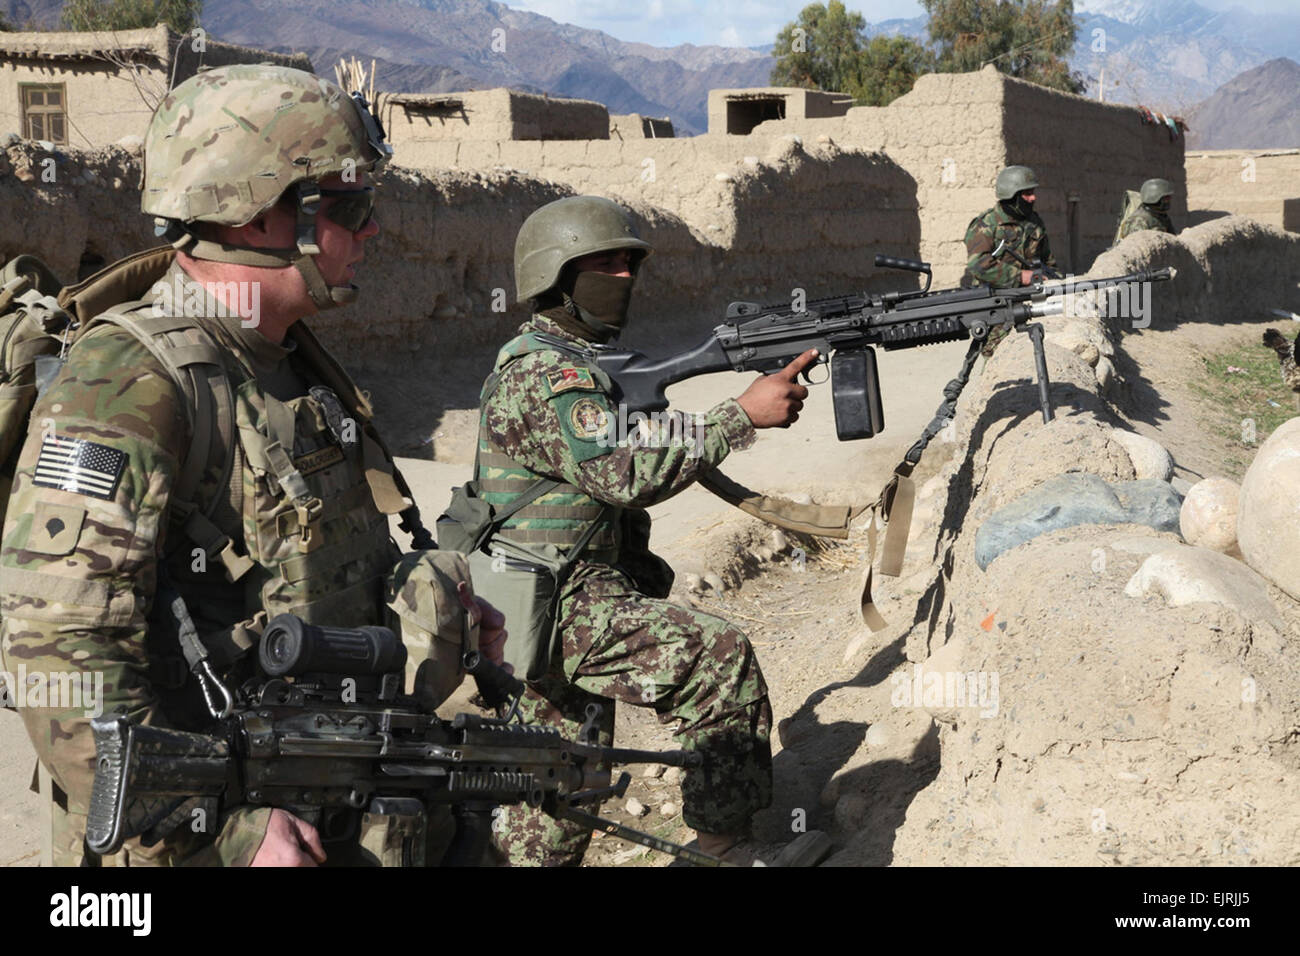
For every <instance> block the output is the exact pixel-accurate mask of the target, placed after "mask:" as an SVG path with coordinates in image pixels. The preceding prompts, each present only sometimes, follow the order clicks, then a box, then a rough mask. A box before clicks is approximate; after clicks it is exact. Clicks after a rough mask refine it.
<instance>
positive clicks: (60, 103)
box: [18, 83, 68, 146]
mask: <svg viewBox="0 0 1300 956" xmlns="http://www.w3.org/2000/svg"><path fill="white" fill-rule="evenodd" d="M18 90H19V95H20V96H21V97H22V101H23V130H24V135H25V136H26V138H27V139H45V140H49V141H50V142H52V143H59V144H61V145H64V146H66V145H67V143H68V131H67V124H68V114H67V99H66V94H65V93H64V89H63V84H62V83H52V84H49V85H48V86H36V85H23V86H20V87H19V88H18Z"/></svg>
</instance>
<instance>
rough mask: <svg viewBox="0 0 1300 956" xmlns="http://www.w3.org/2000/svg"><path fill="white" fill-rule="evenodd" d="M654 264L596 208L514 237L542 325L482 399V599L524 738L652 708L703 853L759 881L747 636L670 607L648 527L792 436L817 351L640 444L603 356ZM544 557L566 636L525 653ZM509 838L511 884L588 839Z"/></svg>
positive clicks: (593, 729) (756, 678)
mask: <svg viewBox="0 0 1300 956" xmlns="http://www.w3.org/2000/svg"><path fill="white" fill-rule="evenodd" d="M650 252H651V247H650V245H649V243H647V242H645V241H644V240H643V239H641V238H640V236H639V235H638V232H637V227H636V224H635V223H634V221H633V219H632V216H631V215H630V214H629V213H628V212H627V210H625V209H624V208H623V207H622V206H620V205H618V204H617V203H615V202H612V201H611V200H609V199H604V198H601V197H598V196H574V197H569V198H566V199H560V200H558V201H556V202H552V203H550V204H548V205H546V206H543V207H542V208H541V209H538V210H537V211H536V212H534V213H533V214H532V215H531V216H529V217H528V219H527V220H526V221H525V222H524V224H523V226H522V228H521V229H520V230H519V236H518V239H517V241H516V244H515V281H516V285H517V291H518V298H519V300H520V301H521V302H530V301H531V304H532V308H533V312H534V314H533V316H532V318H531V319H530V320H529V321H528V322H527V323H526V324H524V325H523V326H521V327H520V329H519V334H518V336H517V337H516V338H514V339H512V340H511V341H510V342H508V343H507V344H506V345H505V346H504V347H503V348H502V349H501V351H500V352H499V353H498V356H497V361H496V365H495V368H494V370H493V372H492V374H491V375H490V376H489V378H488V381H487V383H486V384H485V385H484V390H483V395H482V397H481V404H482V417H481V420H480V431H479V451H478V459H477V463H476V468H475V480H476V484H477V486H478V492H479V494H481V495H482V497H483V498H485V499H487V500H488V501H489V502H490V503H491V505H492V507H493V508H494V509H496V511H497V513H499V514H505V513H508V515H509V516H508V519H506V520H504V521H503V522H502V524H501V526H500V527H497V528H495V531H494V535H493V538H492V540H491V542H490V543H489V544H488V545H487V546H486V547H487V548H489V549H491V550H492V551H493V552H494V553H495V554H497V556H498V558H499V566H500V571H501V572H502V573H500V574H490V573H489V574H484V575H480V576H479V580H478V583H479V586H480V590H482V592H483V593H484V595H485V596H486V597H487V598H488V599H489V600H491V601H493V603H494V604H498V606H501V607H502V609H503V610H505V611H506V616H507V618H510V619H511V623H510V631H511V638H510V648H509V656H508V659H510V660H511V662H512V663H513V664H514V665H515V670H516V673H519V674H521V675H522V674H524V673H525V672H527V673H528V676H529V677H530V678H531V680H530V684H529V691H528V694H527V696H526V698H525V700H524V707H523V713H524V715H525V717H526V718H527V719H528V721H529V722H539V723H543V724H550V725H553V726H558V727H560V728H561V729H562V730H564V731H565V732H566V733H567V734H568V735H569V736H570V737H573V736H582V735H583V734H584V733H592V734H595V735H598V736H599V738H600V739H601V741H602V742H609V741H612V739H613V729H614V701H616V700H617V701H622V702H625V703H628V704H632V705H634V706H643V707H650V708H653V709H654V711H655V712H656V713H657V714H658V716H659V719H660V721H662V722H664V723H675V724H677V726H678V728H679V730H678V733H679V734H680V735H681V738H682V744H683V746H685V747H686V748H687V749H688V750H694V751H696V752H698V753H700V754H701V755H703V758H704V763H703V766H702V767H701V768H699V769H692V770H688V771H687V772H686V774H685V777H684V779H683V782H682V794H683V801H684V806H683V817H684V819H685V821H686V823H687V824H688V825H689V826H691V827H693V828H695V829H696V830H697V831H698V834H699V848H700V849H701V850H703V851H704V852H706V853H713V854H722V855H726V856H727V858H729V859H730V860H732V861H735V862H750V861H751V860H752V858H753V854H754V852H755V851H754V847H753V844H752V843H750V842H748V840H747V837H748V836H749V827H750V818H751V817H752V815H753V814H754V812H755V811H756V810H759V809H760V808H762V807H765V806H767V805H768V803H769V802H770V799H771V789H772V767H771V751H770V747H769V744H768V736H769V732H770V726H771V719H772V716H771V707H770V705H769V703H768V698H767V687H766V685H765V684H764V681H763V676H762V674H761V672H760V670H759V666H758V661H757V659H756V658H755V655H754V649H753V647H752V646H751V645H750V643H749V641H748V639H747V638H746V637H745V635H744V634H743V633H742V632H741V631H740V629H738V628H736V627H734V626H733V625H731V624H729V623H728V622H726V621H724V620H721V619H719V618H716V617H713V616H711V615H708V614H704V613H701V612H699V611H693V610H688V609H687V608H683V607H679V606H677V605H675V604H670V603H668V602H667V601H665V600H663V598H665V597H666V596H667V595H668V592H669V589H670V587H671V586H672V581H673V572H672V569H671V568H669V567H668V565H667V564H666V563H665V562H664V561H662V560H661V559H659V558H658V557H656V556H655V555H653V554H652V553H651V552H650V550H649V540H650V518H649V515H648V514H647V513H646V511H645V510H644V509H645V508H646V507H647V506H649V505H652V504H655V503H657V502H660V501H664V500H666V499H668V498H671V497H673V496H674V495H676V494H678V493H679V492H681V491H683V490H684V489H686V488H687V487H688V486H690V485H691V484H692V483H694V481H695V480H696V478H697V477H698V476H699V475H701V474H702V473H704V472H706V471H708V470H711V469H713V468H715V467H716V466H717V465H719V464H720V463H721V462H722V460H723V459H724V458H726V457H727V455H729V454H730V453H731V452H733V451H737V450H739V449H742V448H746V447H748V446H749V445H750V444H751V443H752V442H753V440H754V430H755V429H756V428H773V427H785V426H787V425H789V424H790V423H791V422H793V421H795V420H796V419H797V418H798V417H799V410H800V409H801V408H802V405H803V399H804V398H805V397H806V396H807V394H808V393H807V390H806V389H805V388H804V387H803V386H802V385H799V384H798V383H797V382H796V381H795V376H796V375H797V373H798V371H799V370H800V369H802V368H804V367H806V366H807V365H808V364H809V363H811V362H812V361H813V360H814V359H815V357H816V352H815V351H813V350H810V351H808V352H806V353H804V354H803V355H802V356H800V357H799V358H797V359H796V360H795V361H794V362H792V363H791V364H790V365H789V366H788V367H787V368H786V369H785V370H783V371H781V372H778V373H775V374H772V375H768V376H762V377H760V378H759V379H758V380H756V381H755V382H753V383H752V384H751V385H750V386H749V388H748V389H747V390H746V391H745V392H744V393H743V394H742V395H741V396H740V397H739V398H738V399H734V400H727V401H725V402H722V403H720V404H719V405H717V406H716V407H714V408H713V409H712V410H710V411H709V412H708V413H707V414H706V415H704V416H700V417H699V418H698V419H696V420H692V419H691V417H690V416H686V415H683V414H682V413H677V412H674V413H671V415H670V416H668V420H667V421H665V420H663V419H659V420H657V421H655V422H643V423H642V424H641V427H633V428H632V429H631V430H630V433H625V432H621V431H620V430H619V429H616V428H612V427H611V426H612V424H613V423H614V420H615V416H618V415H620V414H623V413H624V412H625V410H623V411H621V410H620V409H619V406H618V405H617V399H616V398H615V397H614V395H613V389H612V385H611V382H610V380H609V378H608V377H607V376H606V375H605V373H604V372H602V371H601V370H600V369H599V368H598V367H597V366H596V364H595V362H594V361H593V360H592V352H591V350H592V349H593V348H595V347H599V345H601V344H603V343H607V342H609V341H611V340H612V339H614V338H615V337H616V336H617V335H618V334H619V333H620V332H621V331H622V330H623V328H624V326H625V324H626V322H627V315H628V306H629V302H630V299H631V295H632V286H633V283H634V282H635V280H636V275H637V273H638V271H639V269H640V268H641V265H642V263H643V261H644V259H645V258H646V256H648V255H649V254H650ZM617 434H626V435H627V438H626V440H612V439H611V436H614V435H617ZM442 526H443V522H441V521H440V522H439V527H440V529H441V528H442ZM440 540H441V531H440ZM497 549H501V550H499V551H498V550H497ZM529 554H533V555H550V558H551V559H552V560H553V559H554V558H555V556H556V555H557V554H558V555H559V560H560V561H561V562H562V563H564V565H565V566H566V569H567V570H566V572H565V575H564V576H563V577H562V578H561V582H562V583H561V586H560V590H559V593H558V595H557V596H556V598H555V602H556V603H555V606H554V611H555V614H554V625H553V627H552V626H551V625H550V624H549V621H548V622H546V623H544V624H543V625H542V626H541V629H540V632H539V633H536V634H532V635H529V636H525V635H524V633H523V632H524V630H525V628H526V626H527V622H523V621H516V620H515V619H514V615H513V614H512V610H511V609H513V608H514V607H515V606H516V604H515V597H512V596H509V595H504V596H502V597H497V596H496V594H497V592H496V591H494V590H493V589H494V588H503V587H504V586H505V584H504V582H505V581H507V580H508V577H507V573H506V572H508V571H509V570H510V569H512V568H527V567H529V566H530V561H531V564H533V565H535V564H538V563H540V560H541V559H539V558H534V559H529V558H528V555H529ZM541 617H543V618H544V617H545V615H541ZM530 647H532V648H535V650H531V649H530ZM521 654H522V655H524V656H523V657H522V658H521V657H520V656H519V655H521ZM597 707H598V708H599V710H597ZM494 829H496V830H498V837H497V839H498V843H499V845H500V846H501V848H502V850H503V851H504V853H505V854H506V855H507V856H508V858H509V860H510V862H511V863H512V864H516V865H520V864H522V865H529V864H533V865H538V864H542V865H576V864H578V863H579V862H581V860H582V856H583V854H584V852H585V850H586V846H587V844H588V842H589V840H590V836H591V834H590V830H589V829H583V828H582V827H580V826H575V825H573V824H565V823H559V822H557V821H555V820H553V819H551V818H550V817H547V816H545V815H543V814H542V813H540V812H538V811H536V810H529V809H528V808H526V807H511V808H506V809H505V811H504V813H503V815H502V820H501V823H500V825H499V826H498V827H494Z"/></svg>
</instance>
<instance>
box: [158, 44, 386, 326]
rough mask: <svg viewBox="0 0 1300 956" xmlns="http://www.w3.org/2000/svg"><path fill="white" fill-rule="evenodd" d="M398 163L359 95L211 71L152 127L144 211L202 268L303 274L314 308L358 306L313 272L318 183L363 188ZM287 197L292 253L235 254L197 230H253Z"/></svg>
mask: <svg viewBox="0 0 1300 956" xmlns="http://www.w3.org/2000/svg"><path fill="white" fill-rule="evenodd" d="M392 153H393V149H392V147H391V146H389V145H388V144H387V143H385V142H384V131H383V129H382V127H381V126H380V125H379V122H378V120H376V119H375V117H374V116H373V115H371V113H370V111H369V109H368V108H367V106H366V102H365V99H364V98H363V97H362V96H361V94H359V93H353V94H351V95H349V94H347V93H346V92H344V91H343V90H342V89H341V88H340V87H339V86H337V85H336V84H334V83H331V82H330V81H329V80H325V79H322V78H320V77H318V76H315V75H313V74H311V73H306V72H304V71H302V70H295V69H292V68H290V67H283V66H272V65H266V64H263V65H237V66H224V67H219V68H217V69H213V70H205V71H202V72H200V73H198V74H196V75H195V76H193V77H191V78H190V79H188V80H186V81H185V82H184V83H182V84H180V85H179V86H177V87H176V88H175V89H174V90H172V91H171V92H170V93H168V94H167V96H166V98H165V99H164V100H163V101H162V103H161V104H160V105H159V107H158V109H157V110H156V111H155V112H154V115H153V118H152V119H151V120H150V122H149V129H148V130H147V131H146V133H145V138H144V176H143V184H144V191H143V194H142V196H141V200H140V209H141V211H142V212H144V213H146V214H151V215H153V216H154V217H155V218H154V222H155V224H156V232H157V233H158V235H160V236H165V237H166V238H167V239H168V240H172V241H174V242H175V244H176V246H177V248H180V249H183V250H184V251H185V252H186V253H187V254H188V255H190V256H193V257H194V258H197V259H209V260H213V261H217V262H233V263H238V264H241V265H250V266H259V267H263V268H283V267H285V266H289V265H292V266H294V267H295V268H297V269H298V271H299V272H301V273H302V276H303V279H304V280H305V282H306V284H307V289H308V292H309V293H310V295H311V298H312V301H313V302H315V303H316V305H317V307H318V308H321V309H327V308H331V307H333V306H336V305H343V304H345V303H347V302H351V301H353V300H354V299H355V298H356V294H357V291H358V290H357V288H356V286H353V285H347V286H329V285H326V283H325V280H324V278H323V276H322V275H321V272H320V269H319V268H317V266H316V262H315V258H314V257H315V255H316V254H318V253H319V252H320V247H319V246H318V245H317V244H316V213H317V209H318V207H319V204H320V200H321V195H322V194H321V190H320V187H319V186H317V185H316V184H317V182H318V181H319V180H321V179H325V178H327V177H330V176H335V175H339V176H342V177H343V178H344V180H345V181H353V182H355V181H356V180H355V177H356V175H357V174H359V173H373V172H376V171H377V170H379V169H380V168H381V167H382V166H383V165H384V164H385V163H386V162H387V161H388V160H389V158H390V157H391V156H392ZM281 197H285V198H290V199H292V200H293V202H294V206H295V209H296V214H297V229H296V244H295V246H293V247H290V248H286V249H261V248H252V247H246V246H234V245H230V244H223V243H218V242H215V241H211V240H208V239H205V238H202V237H200V236H199V235H198V234H197V233H196V231H195V228H194V225H193V224H195V223H213V224H215V225H220V226H232V227H238V226H244V225H247V224H248V223H250V222H252V221H253V220H254V219H256V218H257V217H258V216H260V215H262V214H263V213H264V212H266V211H267V210H269V209H270V208H271V207H272V206H274V205H275V204H276V203H277V202H278V201H279V200H280V199H281ZM357 205H361V204H357ZM367 208H368V207H367ZM364 214H365V211H364V210H363V211H362V213H359V214H358V216H360V215H364ZM366 221H367V222H368V221H369V219H367V220H366ZM358 228H364V224H362V226H360V227H358Z"/></svg>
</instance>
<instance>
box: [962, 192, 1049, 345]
mask: <svg viewBox="0 0 1300 956" xmlns="http://www.w3.org/2000/svg"><path fill="white" fill-rule="evenodd" d="M1037 189H1038V177H1037V176H1035V175H1034V171H1033V170H1032V169H1030V168H1029V167H1028V166H1008V167H1006V168H1005V169H1003V170H1002V171H1001V172H1000V173H998V177H997V181H996V183H995V185H994V195H996V196H997V199H998V203H997V205H996V206H994V207H993V208H991V209H988V210H986V211H985V212H983V213H980V215H978V216H976V217H975V218H974V219H972V220H971V222H970V225H969V226H967V227H966V256H967V259H966V272H965V274H964V275H963V276H962V281H961V284H962V286H963V287H964V288H974V287H975V286H979V285H986V286H990V287H991V288H994V289H1013V288H1016V287H1018V286H1025V285H1030V284H1031V283H1033V282H1036V281H1038V280H1039V279H1040V278H1041V277H1042V274H1043V271H1044V270H1053V271H1054V270H1055V269H1056V258H1055V256H1053V255H1052V247H1051V244H1050V243H1049V242H1048V239H1047V228H1046V227H1045V226H1044V225H1043V220H1042V218H1041V217H1040V216H1039V215H1038V213H1036V212H1035V211H1034V202H1035V201H1036V200H1037V198H1038V197H1037V195H1036V193H1035V190H1037ZM1006 335H1007V329H1006V328H1005V327H1004V326H998V327H996V328H994V329H993V330H992V331H990V333H989V336H988V338H987V340H985V343H984V348H983V349H982V354H983V355H984V356H985V357H988V356H991V355H992V354H993V351H994V349H996V348H997V346H998V343H999V342H1001V341H1002V339H1003V338H1005V337H1006Z"/></svg>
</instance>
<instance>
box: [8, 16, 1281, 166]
mask: <svg viewBox="0 0 1300 956" xmlns="http://www.w3.org/2000/svg"><path fill="white" fill-rule="evenodd" d="M848 5H849V6H850V7H852V6H853V2H852V0H849V3H848ZM61 6H62V4H61V2H60V0H0V12H6V11H5V8H6V7H8V10H7V12H8V14H9V17H10V19H11V20H13V21H15V22H17V23H19V24H22V23H27V22H36V23H44V24H53V23H55V22H56V21H57V19H58V11H59V9H60V8H61ZM1076 9H1077V14H1078V19H1079V27H1080V29H1079V32H1078V37H1077V41H1076V44H1075V49H1074V54H1073V55H1072V57H1071V58H1070V63H1071V66H1072V68H1073V69H1075V70H1077V71H1078V72H1080V73H1081V74H1083V75H1084V77H1085V79H1086V82H1087V84H1088V90H1087V95H1089V96H1098V95H1099V94H1100V93H1101V83H1102V81H1103V79H1104V81H1105V87H1106V89H1105V93H1104V95H1105V99H1107V100H1110V101H1114V102H1123V103H1132V104H1142V105H1145V106H1148V107H1150V108H1152V109H1157V110H1161V111H1163V112H1166V113H1174V114H1181V115H1185V116H1186V115H1189V114H1190V113H1191V112H1192V110H1193V108H1194V107H1195V106H1196V105H1197V104H1198V103H1199V102H1200V101H1202V100H1206V99H1207V98H1209V97H1210V96H1211V94H1213V93H1214V92H1215V90H1217V89H1218V88H1219V87H1221V86H1223V85H1224V84H1225V83H1227V82H1228V81H1230V80H1232V79H1233V77H1236V76H1237V75H1239V74H1241V73H1243V72H1246V71H1250V70H1253V69H1254V68H1256V67H1260V66H1263V65H1265V64H1266V63H1268V62H1269V61H1271V60H1275V59H1277V58H1278V57H1286V56H1293V57H1297V58H1300V14H1267V15H1266V14H1257V13H1252V12H1250V11H1248V10H1246V9H1243V8H1240V7H1234V8H1233V9H1231V10H1228V11H1215V10H1211V9H1209V8H1207V7H1204V6H1201V5H1200V4H1198V3H1196V2H1195V0H1081V2H1080V3H1078V4H1077V5H1076ZM202 22H203V25H204V27H205V28H206V29H207V30H208V31H209V32H210V33H211V34H212V35H213V36H215V37H217V38H219V39H222V40H227V41H230V42H233V43H242V44H247V45H250V46H260V47H265V48H267V49H272V50H280V51H291V50H292V51H302V52H305V53H307V54H308V55H309V56H310V57H311V58H312V62H313V63H314V64H315V65H316V68H317V69H318V70H319V71H321V72H323V73H325V74H326V75H328V74H329V71H330V68H331V67H332V64H333V63H334V62H335V61H337V59H338V58H339V57H340V56H344V55H347V56H351V55H355V56H358V57H360V58H361V59H362V60H363V61H364V62H367V63H368V62H369V61H370V60H371V59H374V60H375V61H376V70H377V74H378V85H379V86H380V87H382V88H384V89H387V90H391V91H393V92H451V91H454V90H464V89H475V88H477V89H484V88H488V87H493V86H510V87H514V88H516V89H523V90H531V91H543V92H548V93H552V94H556V95H560V96H572V97H578V98H582V99H593V100H597V101H599V102H602V103H604V104H605V105H607V106H608V107H609V109H610V111H611V112H614V113H633V112H635V113H642V114H645V115H649V116H669V117H671V118H672V120H673V124H674V126H675V127H676V129H677V132H678V135H689V134H693V133H698V132H702V131H703V130H704V129H705V128H706V126H707V94H708V91H709V90H710V89H713V88H718V87H747V86H763V85H766V84H767V82H768V77H769V75H770V73H771V69H772V65H773V62H774V61H773V59H772V58H771V56H770V50H771V47H770V46H769V47H766V48H763V47H759V48H739V47H722V46H692V45H689V44H685V45H681V46H675V47H669V48H663V47H654V46H650V45H649V44H645V43H628V42H624V41H621V40H617V39H615V38H614V37H612V36H610V35H609V34H606V33H602V32H600V31H598V30H589V29H585V28H582V27H577V26H573V25H570V24H563V23H557V22H556V21H554V20H551V19H549V18H547V17H544V16H541V15H540V14H535V13H530V12H528V11H524V10H517V9H513V8H511V7H507V6H505V5H504V4H502V3H496V2H494V0H206V2H205V3H204V6H203V16H202ZM925 25H926V20H925V18H924V17H914V18H911V19H895V20H885V21H882V22H880V23H876V24H872V25H870V26H869V27H868V31H867V32H868V33H869V34H878V33H890V34H902V35H905V36H911V37H914V38H916V39H917V40H919V41H920V42H927V41H928V37H927V34H926V29H925ZM1282 76H1283V74H1282V73H1281V72H1280V71H1276V70H1275V71H1271V72H1269V73H1266V74H1264V75H1263V79H1262V80H1261V81H1260V82H1267V81H1268V79H1269V78H1270V77H1273V78H1281V77H1282ZM1286 94H1287V91H1276V90H1268V89H1264V88H1263V87H1261V86H1259V85H1258V83H1257V84H1256V85H1255V86H1254V88H1253V98H1255V99H1258V98H1263V99H1265V100H1271V99H1272V98H1273V97H1274V96H1277V97H1280V100H1279V102H1280V104H1281V105H1279V106H1278V107H1277V108H1278V110H1282V111H1284V110H1285V102H1287V101H1288V100H1287V95H1286ZM1207 115H1208V114H1207ZM1222 119H1223V120H1224V121H1225V122H1226V121H1227V120H1228V119H1230V117H1228V116H1226V115H1225V116H1224V117H1223V118H1222ZM1216 127H1217V128H1218V129H1220V130H1223V131H1227V132H1229V133H1230V129H1231V127H1230V126H1228V125H1223V124H1220V123H1218V122H1217V121H1216ZM1193 132H1195V127H1194V128H1193ZM1216 135H1217V133H1216ZM1296 145H1300V144H1296Z"/></svg>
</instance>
